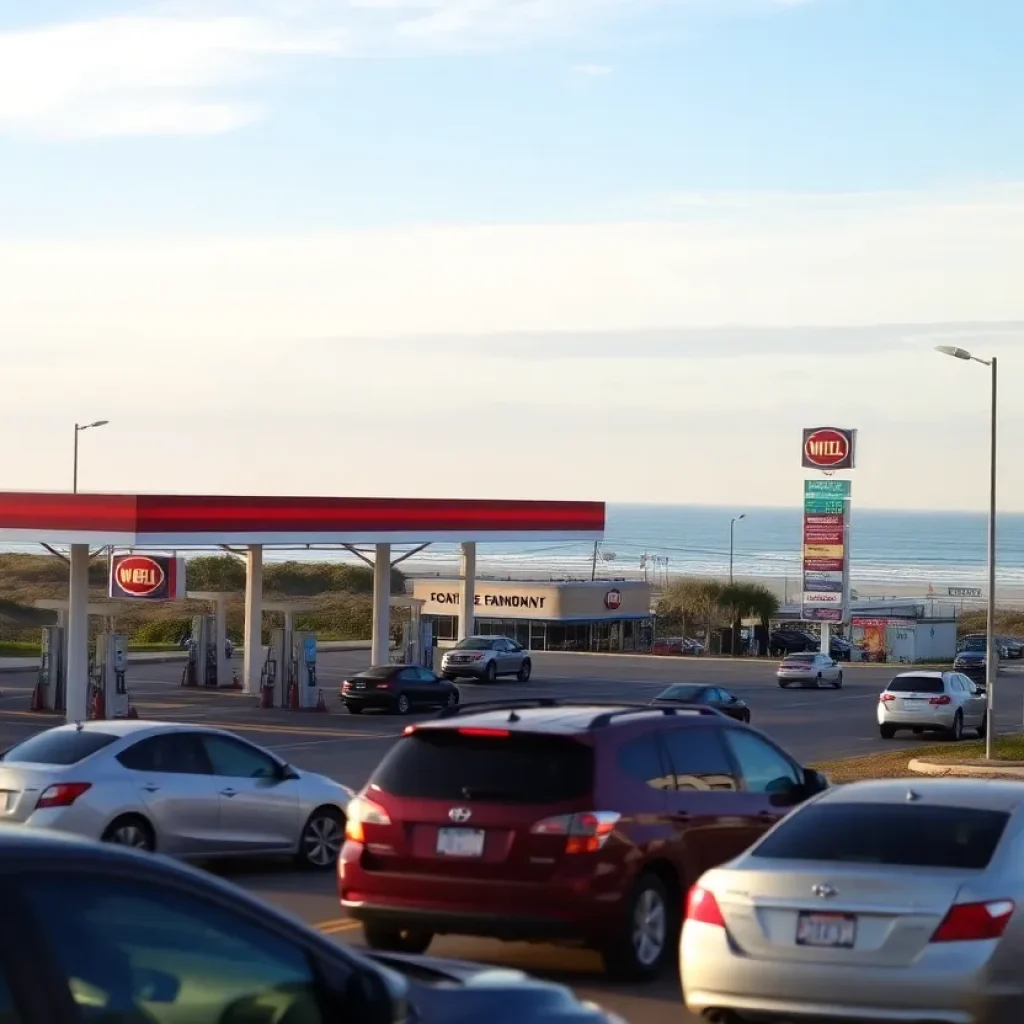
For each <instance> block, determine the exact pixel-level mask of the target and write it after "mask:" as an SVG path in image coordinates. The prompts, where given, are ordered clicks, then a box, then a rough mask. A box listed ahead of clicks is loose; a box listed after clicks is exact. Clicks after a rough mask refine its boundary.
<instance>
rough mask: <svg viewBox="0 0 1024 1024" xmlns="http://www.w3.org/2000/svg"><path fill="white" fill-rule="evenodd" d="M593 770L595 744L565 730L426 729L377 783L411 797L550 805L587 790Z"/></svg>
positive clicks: (391, 759)
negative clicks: (480, 732)
mask: <svg viewBox="0 0 1024 1024" xmlns="http://www.w3.org/2000/svg"><path fill="white" fill-rule="evenodd" d="M593 775H594V755H593V749H592V748H591V747H589V746H587V745H586V744H583V743H580V742H578V741H576V740H573V739H569V738H567V737H564V736H542V735H537V734H530V733H522V734H516V733H512V734H510V735H504V736H503V735H495V736H476V735H466V734H465V733H463V732H461V731H460V730H458V729H421V730H418V731H416V732H414V733H413V734H412V735H411V736H409V737H407V738H406V739H403V740H400V741H399V742H398V743H396V744H395V745H394V746H393V747H392V748H391V750H390V751H389V752H388V753H387V754H386V755H385V757H384V760H383V761H381V763H380V765H379V766H378V768H377V770H376V772H374V774H373V776H372V778H371V779H370V786H371V788H372V787H374V786H377V787H379V788H380V789H382V790H383V791H384V792H385V793H390V794H391V795H392V796H397V797H404V798H409V799H419V800H484V801H488V802H493V803H506V804H544V803H560V802H563V801H566V800H577V799H580V798H582V797H584V796H585V795H586V794H587V793H589V792H590V790H591V788H592V784H593Z"/></svg>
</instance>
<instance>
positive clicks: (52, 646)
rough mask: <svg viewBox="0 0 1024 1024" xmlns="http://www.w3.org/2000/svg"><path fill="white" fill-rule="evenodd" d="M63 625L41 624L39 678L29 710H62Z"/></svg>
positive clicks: (63, 700)
mask: <svg viewBox="0 0 1024 1024" xmlns="http://www.w3.org/2000/svg"><path fill="white" fill-rule="evenodd" d="M65 693H66V690H65V678H64V627H63V626H43V635H42V643H41V656H40V658H39V680H38V682H37V683H36V688H35V690H34V691H33V693H32V703H31V705H30V706H29V709H30V710H31V711H64V710H65V707H66V703H65Z"/></svg>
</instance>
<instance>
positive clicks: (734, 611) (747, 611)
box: [720, 583, 779, 654]
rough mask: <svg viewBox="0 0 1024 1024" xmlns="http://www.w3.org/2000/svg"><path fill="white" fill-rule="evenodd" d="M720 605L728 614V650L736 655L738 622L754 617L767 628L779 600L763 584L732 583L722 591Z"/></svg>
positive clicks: (777, 607)
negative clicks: (729, 640) (747, 617)
mask: <svg viewBox="0 0 1024 1024" xmlns="http://www.w3.org/2000/svg"><path fill="white" fill-rule="evenodd" d="M720 604H721V606H722V608H723V609H725V610H728V612H729V625H730V634H731V636H730V639H731V644H730V650H731V651H732V653H733V654H735V653H736V641H737V637H738V635H739V628H740V620H741V619H742V618H744V617H746V616H751V615H756V616H757V617H758V618H759V619H760V620H761V625H762V627H763V628H765V629H767V628H768V623H769V620H770V619H771V617H772V616H773V615H774V614H775V613H776V612H778V610H779V599H778V597H777V596H776V594H775V592H774V591H772V590H771V589H770V588H768V587H766V586H765V585H764V584H763V583H732V584H730V585H729V586H727V587H724V588H723V589H722V593H721V596H720Z"/></svg>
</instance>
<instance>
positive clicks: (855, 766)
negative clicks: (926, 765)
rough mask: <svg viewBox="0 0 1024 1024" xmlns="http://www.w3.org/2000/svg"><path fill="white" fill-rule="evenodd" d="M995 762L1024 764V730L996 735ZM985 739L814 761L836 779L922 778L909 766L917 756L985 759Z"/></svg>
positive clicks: (952, 761)
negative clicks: (1005, 734) (1022, 731)
mask: <svg viewBox="0 0 1024 1024" xmlns="http://www.w3.org/2000/svg"><path fill="white" fill-rule="evenodd" d="M993 747H994V751H993V752H994V754H995V758H994V762H996V764H997V763H998V762H999V761H1003V762H1006V764H1007V767H1010V766H1013V767H1019V766H1022V765H1024V733H1014V734H1012V735H1009V736H997V737H996V738H995V741H994V743H993ZM984 757H985V741H984V740H967V741H964V742H960V743H955V744H954V743H922V744H921V745H920V746H913V747H909V748H908V747H903V748H901V749H899V750H883V751H879V752H878V753H877V754H866V755H864V756H863V757H843V758H838V759H836V760H834V761H819V762H818V763H817V764H815V765H812V767H813V768H815V769H817V770H818V771H819V772H825V773H826V774H827V775H828V777H829V778H830V779H831V780H832V781H833V782H859V781H861V780H862V779H906V778H917V779H919V778H922V776H920V775H918V774H917V773H916V772H912V771H911V770H910V769H909V768H908V767H907V764H908V762H910V761H912V760H914V759H915V758H916V759H917V760H920V761H934V762H935V763H936V764H963V763H971V762H979V763H984V764H989V763H990V762H986V761H984Z"/></svg>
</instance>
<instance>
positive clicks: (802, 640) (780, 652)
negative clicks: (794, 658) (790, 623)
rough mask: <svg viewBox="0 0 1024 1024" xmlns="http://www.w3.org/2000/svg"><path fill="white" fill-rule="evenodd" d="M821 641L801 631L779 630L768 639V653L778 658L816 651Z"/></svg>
mask: <svg viewBox="0 0 1024 1024" xmlns="http://www.w3.org/2000/svg"><path fill="white" fill-rule="evenodd" d="M820 646H821V641H820V640H817V639H816V638H814V637H811V636H809V635H808V634H807V633H804V632H803V631H802V630H799V629H777V630H775V631H774V632H773V633H771V634H770V635H769V637H768V652H769V653H770V654H771V655H772V656H773V657H777V658H781V657H784V656H785V655H787V654H800V653H802V652H803V651H816V650H817V649H818V648H819V647H820Z"/></svg>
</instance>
